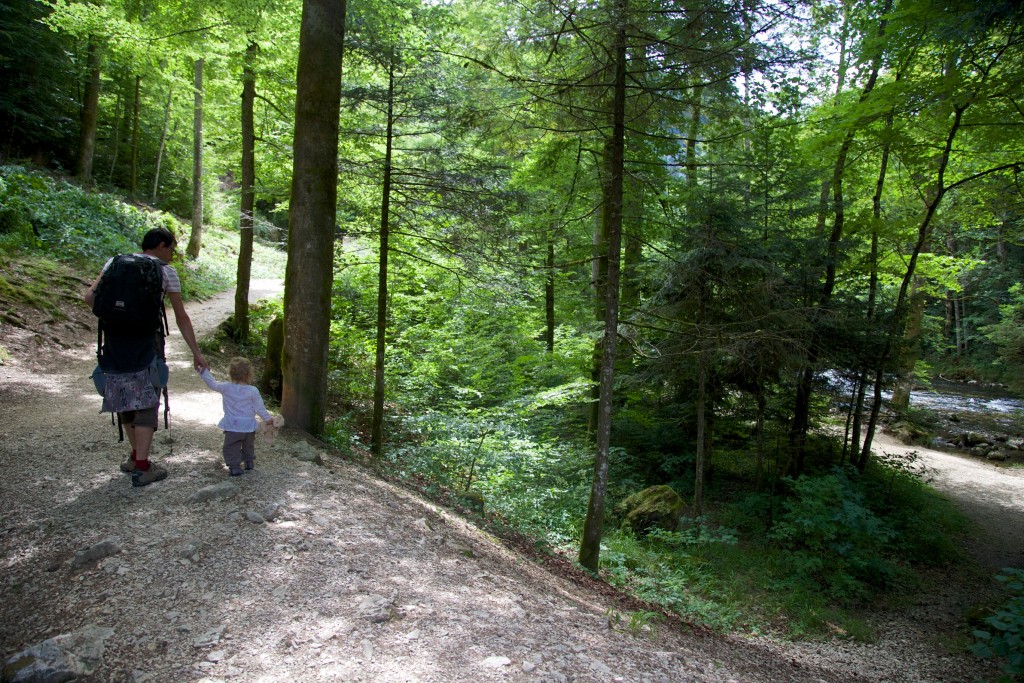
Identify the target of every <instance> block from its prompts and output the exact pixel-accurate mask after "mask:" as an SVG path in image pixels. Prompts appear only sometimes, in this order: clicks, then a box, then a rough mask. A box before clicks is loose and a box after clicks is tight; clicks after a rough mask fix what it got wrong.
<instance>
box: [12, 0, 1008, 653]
mask: <svg viewBox="0 0 1024 683" xmlns="http://www.w3.org/2000/svg"><path fill="white" fill-rule="evenodd" d="M0 41H2V43H0V44H2V48H0V164H3V168H2V174H0V246H3V249H4V250H5V251H9V252H14V251H16V250H18V249H22V250H29V251H30V250H37V251H40V250H41V251H44V252H48V253H50V254H52V255H54V256H56V257H59V258H61V259H64V260H68V261H71V262H74V263H76V264H80V265H83V267H84V266H85V264H87V265H88V268H90V269H92V268H95V267H96V266H97V264H99V263H102V260H103V259H104V258H106V257H108V256H109V254H110V253H111V252H110V251H109V249H114V248H118V245H121V244H122V243H120V242H117V240H118V239H124V240H125V242H124V243H123V244H125V245H130V244H131V243H132V240H133V239H134V237H131V236H130V234H129V233H131V230H133V229H137V227H138V226H137V224H136V223H132V222H131V221H129V222H128V223H124V221H123V220H122V219H121V218H116V217H111V216H108V215H107V214H101V213H100V212H99V211H98V210H97V209H96V208H95V205H94V204H91V203H90V201H89V197H90V196H95V195H96V194H99V193H112V194H117V195H119V196H123V197H124V198H126V200H127V201H128V202H129V203H130V204H133V205H135V206H145V207H147V208H146V213H145V216H144V217H143V218H140V219H139V220H141V221H143V222H145V221H162V220H167V221H172V222H173V223H174V224H175V225H178V227H177V228H176V232H177V233H178V234H179V235H180V237H181V239H180V242H181V243H182V246H183V247H184V249H185V252H186V254H187V256H186V258H187V259H193V260H194V259H197V258H199V257H200V256H201V254H202V252H203V249H204V245H205V242H204V238H205V236H206V235H207V234H208V233H209V232H210V231H211V230H224V231H226V232H228V233H230V234H232V235H234V237H233V238H232V239H234V240H236V241H237V248H236V249H234V250H233V251H234V252H235V254H236V255H237V263H231V264H230V268H231V270H232V271H233V272H231V273H230V275H229V276H228V279H229V280H230V281H231V283H232V284H233V286H234V287H235V288H236V305H235V315H234V317H233V319H232V323H231V325H230V326H229V327H228V328H227V329H226V331H225V333H224V334H225V335H226V336H227V337H228V338H230V341H231V343H234V344H238V345H240V346H241V347H243V348H245V349H249V353H250V354H252V355H254V356H256V355H262V354H266V352H267V349H266V345H267V340H268V338H270V339H273V338H274V336H275V335H274V333H273V330H274V329H275V327H274V325H275V323H274V321H275V320H276V321H277V323H276V325H277V328H276V329H278V330H280V329H281V326H282V325H283V335H282V339H281V342H280V343H281V346H280V347H279V348H277V349H276V350H272V352H271V356H272V357H274V358H276V359H280V361H281V369H280V373H281V374H280V381H274V382H270V383H268V384H267V385H266V389H267V390H268V391H269V392H270V393H271V394H276V398H277V400H279V402H280V409H281V411H282V414H284V415H285V417H286V419H288V421H289V423H290V424H291V425H293V426H297V427H300V428H302V429H304V430H306V431H308V432H310V433H312V434H316V435H318V436H320V437H322V438H323V439H325V440H326V441H328V442H330V443H332V444H333V445H334V446H336V447H337V448H340V449H342V450H343V451H346V452H352V453H357V452H358V453H364V452H365V453H368V454H370V455H369V457H370V458H372V459H373V460H374V461H375V462H376V463H377V466H378V467H379V468H380V469H381V470H382V471H386V472H388V473H389V475H391V476H395V477H398V478H401V479H403V480H406V481H408V482H410V483H412V484H413V485H415V486H418V487H420V488H422V489H423V490H425V491H428V492H431V493H433V494H434V495H438V496H443V497H447V498H446V499H448V500H451V501H453V502H454V503H455V504H459V505H463V506H465V507H466V508H467V509H470V510H478V511H480V513H481V514H484V513H483V511H484V510H486V515H487V516H488V518H489V519H490V523H491V524H494V525H496V526H497V527H501V528H506V527H507V528H510V529H514V530H515V532H516V533H521V534H525V535H527V536H528V537H529V538H530V539H532V542H534V543H535V544H536V545H537V546H538V547H540V548H542V551H543V552H550V553H556V554H563V555H566V556H571V557H572V559H574V560H576V561H577V562H578V563H579V565H580V566H582V567H583V568H585V569H586V570H589V571H591V572H595V573H599V574H600V576H602V577H603V578H605V579H606V580H607V581H609V582H610V583H612V584H614V585H617V586H622V587H624V588H626V589H628V590H630V591H632V592H633V593H634V594H636V595H637V596H639V597H641V598H642V599H644V600H648V601H650V602H651V603H653V604H656V605H659V606H661V607H664V608H667V609H669V610H673V611H675V612H677V613H679V614H683V615H687V616H688V617H691V618H695V619H700V620H702V621H704V622H706V623H709V624H712V625H713V626H715V627H720V628H726V629H731V628H750V629H761V628H764V629H767V628H769V625H773V627H776V628H778V627H779V624H780V622H785V623H786V626H784V627H782V628H783V630H785V631H787V632H788V633H789V634H792V635H806V634H810V633H820V632H823V631H827V630H828V626H827V624H830V623H841V624H843V628H844V629H846V631H847V632H850V633H853V634H856V633H857V629H858V626H857V624H858V617H857V616H856V608H858V607H861V606H863V605H865V604H869V603H870V602H871V601H872V600H873V599H876V598H877V596H878V595H880V594H889V595H892V594H894V593H897V592H899V591H900V590H902V589H904V588H906V587H907V586H913V585H916V584H915V575H916V574H915V572H916V569H917V568H920V567H923V566H937V565H943V564H947V563H952V562H955V561H956V560H957V551H956V549H955V542H954V539H955V538H956V534H958V533H961V532H962V531H963V529H962V520H961V519H959V518H958V517H957V515H956V513H955V512H953V511H952V510H951V508H949V506H948V504H946V503H944V502H943V501H941V500H939V499H938V497H936V496H935V495H934V494H933V492H932V491H931V490H930V489H929V488H928V487H927V486H926V484H925V482H924V481H922V479H921V478H920V477H917V476H915V473H914V468H913V466H912V463H910V464H908V463H900V462H892V461H891V460H887V459H885V458H879V457H878V456H877V454H876V451H874V450H873V449H872V444H873V440H874V438H875V435H876V434H877V432H878V430H879V429H881V426H882V424H883V422H885V421H891V420H895V419H896V418H898V417H905V416H908V415H910V416H912V415H913V405H912V404H911V402H910V392H911V389H912V388H914V387H915V386H920V385H927V384H928V382H930V381H931V380H933V379H935V378H938V377H942V378H945V379H950V380H956V381H963V382H967V381H977V382H985V383H1000V384H1003V385H1005V386H1006V387H1007V388H1008V390H1020V389H1024V372H1022V370H1024V329H1022V326H1021V320H1022V319H1024V288H1022V285H1021V282H1022V269H1024V268H1022V267H1024V249H1022V244H1024V221H1022V215H1024V196H1022V193H1021V184H1020V183H1021V177H1020V174H1021V171H1022V169H1024V89H1022V87H1021V83H1020V74H1021V73H1024V9H1022V8H1021V7H1020V5H1019V3H1017V2H1014V1H1012V0H993V1H991V2H974V1H971V0H871V1H869V2H854V1H853V0H774V1H772V2H765V1H763V0H743V1H736V0H694V1H693V2H685V3H682V2H670V1H667V0H576V1H569V0H365V1H364V2H348V3H347V2H346V0H333V1H331V0H303V1H302V2H299V1H298V0H278V1H277V2H263V1H261V0H203V1H202V2H199V1H197V0H167V1H165V2H162V3H157V2H154V1H153V0H92V1H91V2H77V1H75V0H7V1H6V2H5V3H4V5H3V7H0ZM41 170H42V171H45V173H44V174H42V175H39V173H40V171H41ZM47 174H49V175H47ZM55 174H56V175H57V176H59V177H62V178H65V179H66V181H65V180H62V181H60V182H62V183H63V182H67V183H68V184H67V185H54V184H53V183H54V182H56V181H54V180H52V179H51V178H52V177H53V176H54V175H55ZM58 187H62V188H64V189H63V190H60V192H63V193H65V195H67V196H66V198H65V199H64V200H62V201H63V202H65V203H64V204H61V205H60V206H61V208H60V211H64V212H68V213H74V214H76V215H78V216H79V219H76V220H78V222H73V221H70V220H69V219H68V218H67V214H60V215H58V211H57V209H56V208H55V206H54V205H51V204H46V206H48V207H49V211H42V210H41V208H40V207H42V206H43V205H44V202H42V200H41V199H40V196H41V195H40V194H39V193H42V192H44V191H45V192H50V191H57V190H56V188H58ZM224 203H226V205H227V207H228V208H226V209H225V208H224V206H222V204H224ZM93 211H96V213H95V214H92V213H90V212H93ZM83 212H84V214H83ZM82 218H84V220H80V219H82ZM119 221H120V222H119ZM85 224H89V225H85ZM104 230H106V231H108V232H109V233H111V234H113V233H116V232H117V231H118V230H121V231H122V232H124V233H125V234H124V235H121V236H119V237H117V238H116V239H115V237H109V239H107V238H103V237H100V236H98V235H97V234H96V232H90V231H98V232H99V233H102V232H103V231H104ZM126 235H127V236H126ZM254 241H256V242H257V243H265V244H271V245H276V246H277V248H278V249H280V250H281V251H282V252H284V253H285V254H286V255H287V266H286V268H285V273H284V278H285V294H284V299H283V301H282V302H277V303H272V304H267V305H261V306H260V307H257V308H254V309H250V307H249V306H248V305H247V304H246V300H247V292H248V287H249V280H250V277H251V267H252V254H253V244H254ZM129 248H130V247H129ZM232 258H234V255H233V256H232ZM188 264H189V261H188V260H186V261H185V263H184V264H182V265H184V267H181V265H180V266H179V269H180V270H186V271H187V270H188V269H189V265H188ZM222 265H223V264H222ZM236 266H237V270H235V268H236ZM195 278H196V279H201V274H200V275H196V276H195ZM186 280H188V278H186ZM651 487H660V488H656V489H652V488H651ZM666 489H668V491H666ZM645 490H647V491H650V490H654V491H657V492H660V493H663V494H665V495H666V496H668V497H669V503H668V505H669V507H670V509H671V510H672V511H673V514H674V515H675V517H676V518H679V517H680V516H681V517H682V520H681V521H680V522H679V523H678V524H675V523H673V524H668V525H667V528H650V524H647V523H637V524H632V522H635V517H633V516H628V519H626V520H625V521H624V516H627V515H624V512H623V511H624V510H625V509H628V507H629V506H628V501H629V500H631V496H634V494H637V493H639V492H641V491H645ZM672 496H674V497H672ZM632 500H634V501H635V500H636V498H635V497H634V498H632ZM624 503H627V505H626V507H625V508H624V507H623V504H624ZM663 526H665V525H663ZM751 595H758V596H760V599H759V600H758V601H757V602H758V604H757V605H756V606H751V604H750V603H751V602H752V601H751V600H750V596H751ZM1018 619H1019V621H1018V627H1019V625H1020V624H1021V623H1024V612H1021V613H1020V614H1019V616H1018ZM1018 651H1019V644H1018ZM1021 666H1022V667H1024V664H1021ZM1022 670H1024V669H1022Z"/></svg>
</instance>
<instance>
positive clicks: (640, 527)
mask: <svg viewBox="0 0 1024 683" xmlns="http://www.w3.org/2000/svg"><path fill="white" fill-rule="evenodd" d="M685 509H686V503H684V502H683V499H682V498H680V497H679V494H678V493H676V492H675V491H673V490H672V488H671V487H669V486H664V485H661V486H651V487H650V488H646V489H644V490H643V491H639V492H637V493H634V494H633V495H631V496H629V497H628V498H626V499H625V500H624V501H622V502H621V503H619V504H618V506H616V511H617V512H618V513H619V514H620V515H621V516H622V525H623V526H625V527H629V528H630V529H632V530H633V531H634V532H636V533H640V534H642V533H645V532H647V531H648V530H649V529H651V528H652V527H657V528H659V529H665V530H666V531H675V530H676V529H677V528H678V527H679V518H680V517H681V516H682V515H683V512H684V511H685Z"/></svg>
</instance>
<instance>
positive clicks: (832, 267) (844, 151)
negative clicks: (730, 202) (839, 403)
mask: <svg viewBox="0 0 1024 683" xmlns="http://www.w3.org/2000/svg"><path fill="white" fill-rule="evenodd" d="M891 7H892V0H886V3H885V8H884V10H883V15H882V19H881V21H880V22H879V28H878V33H879V37H880V38H882V37H884V36H885V31H886V26H887V25H888V13H889V11H890V9H891ZM881 45H882V43H881V41H879V47H878V48H877V49H876V52H875V54H874V56H873V57H872V60H871V71H870V73H869V74H868V80H867V82H866V83H865V84H864V88H863V90H862V91H861V94H860V101H861V102H864V100H866V99H867V98H868V96H869V95H870V94H871V92H872V91H873V90H874V89H875V84H876V83H877V82H878V74H879V71H880V70H881V66H882V47H881ZM856 133H857V126H856V125H854V127H852V128H850V130H848V131H847V133H846V136H845V137H844V139H843V143H842V144H841V145H840V147H839V154H838V155H837V157H836V162H835V165H834V166H833V167H832V179H831V182H830V183H827V184H826V183H823V184H822V190H821V196H822V199H823V200H824V199H825V198H826V197H827V196H828V194H827V185H831V187H832V210H833V218H832V221H833V222H832V231H831V233H830V234H829V237H828V248H827V252H826V258H825V282H824V284H823V285H822V288H821V293H820V295H819V298H818V302H817V305H818V308H819V310H824V309H827V308H828V305H829V303H830V302H831V300H832V294H833V291H834V290H835V283H836V275H837V271H838V267H839V247H840V242H841V240H842V237H843V231H844V229H845V224H846V205H845V199H844V196H843V178H844V175H845V173H846V159H847V156H848V155H849V153H850V147H851V145H852V144H853V139H854V136H855V135H856ZM826 210H827V206H825V205H824V204H823V206H822V208H821V209H820V210H819V213H818V226H819V229H823V228H824V223H825V219H824V216H825V211H826ZM818 344H819V341H818V340H817V339H816V338H812V339H811V342H810V344H809V346H810V349H809V351H808V360H807V367H806V368H805V369H804V371H803V372H802V373H801V376H800V380H799V384H798V386H797V390H796V398H795V401H794V405H793V420H792V422H791V424H790V429H789V442H790V448H791V450H792V452H793V456H792V457H793V462H795V464H796V472H795V474H797V475H799V474H800V473H801V472H802V470H803V460H804V445H805V443H806V439H807V429H808V427H809V426H810V407H811V395H812V392H813V379H814V366H815V364H816V363H817V361H818V358H819V357H820V350H819V348H818Z"/></svg>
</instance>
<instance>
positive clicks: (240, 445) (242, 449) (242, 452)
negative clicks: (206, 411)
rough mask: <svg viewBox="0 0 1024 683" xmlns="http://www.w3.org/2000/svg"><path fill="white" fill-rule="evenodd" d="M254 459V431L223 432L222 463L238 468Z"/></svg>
mask: <svg viewBox="0 0 1024 683" xmlns="http://www.w3.org/2000/svg"><path fill="white" fill-rule="evenodd" d="M243 460H244V461H245V462H253V461H255V460H256V432H224V464H225V465H227V466H228V467H230V468H232V469H238V467H239V465H241V464H242V461H243Z"/></svg>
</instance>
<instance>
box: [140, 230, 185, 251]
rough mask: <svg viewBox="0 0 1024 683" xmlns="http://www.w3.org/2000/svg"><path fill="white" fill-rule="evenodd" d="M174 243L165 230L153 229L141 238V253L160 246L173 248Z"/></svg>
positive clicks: (170, 235) (172, 236)
mask: <svg viewBox="0 0 1024 683" xmlns="http://www.w3.org/2000/svg"><path fill="white" fill-rule="evenodd" d="M176 241H177V240H175V239H174V235H172V234H171V231H170V230H168V229H167V228H153V229H152V230H150V231H149V232H147V233H146V234H145V235H143V237H142V251H146V250H148V249H156V248H157V247H159V246H160V245H161V244H166V245H168V246H171V247H173V246H174V245H175V242H176Z"/></svg>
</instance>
